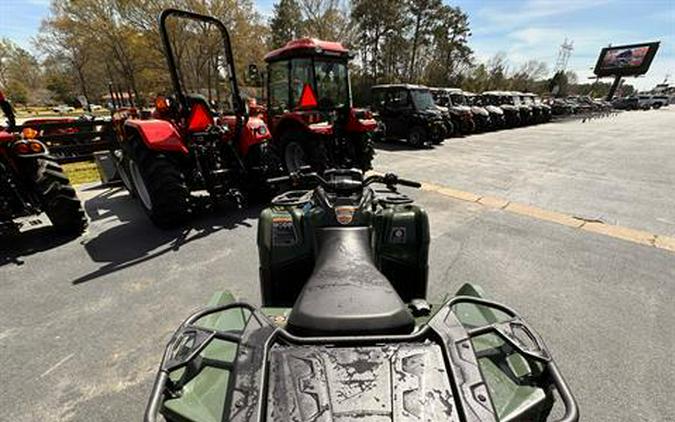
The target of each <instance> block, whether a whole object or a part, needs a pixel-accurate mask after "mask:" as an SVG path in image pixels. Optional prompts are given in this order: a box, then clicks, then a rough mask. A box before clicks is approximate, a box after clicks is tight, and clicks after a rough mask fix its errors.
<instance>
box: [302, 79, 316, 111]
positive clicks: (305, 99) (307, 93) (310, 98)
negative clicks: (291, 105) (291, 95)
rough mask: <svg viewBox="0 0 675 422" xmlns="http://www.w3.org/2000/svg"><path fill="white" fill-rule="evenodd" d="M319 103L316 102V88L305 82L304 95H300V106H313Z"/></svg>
mask: <svg viewBox="0 0 675 422" xmlns="http://www.w3.org/2000/svg"><path fill="white" fill-rule="evenodd" d="M317 105H319V104H318V103H317V102H316V95H314V90H313V89H312V87H311V86H310V85H309V84H305V86H303V87H302V95H301V96H300V103H299V104H298V106H299V107H300V108H311V107H316V106H317Z"/></svg>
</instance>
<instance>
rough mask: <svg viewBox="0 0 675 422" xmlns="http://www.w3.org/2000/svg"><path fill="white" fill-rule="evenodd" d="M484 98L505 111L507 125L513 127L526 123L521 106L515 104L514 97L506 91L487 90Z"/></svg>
mask: <svg viewBox="0 0 675 422" xmlns="http://www.w3.org/2000/svg"><path fill="white" fill-rule="evenodd" d="M482 95H483V99H484V100H485V102H486V103H487V104H490V105H493V106H496V107H499V108H500V109H502V111H503V112H504V121H505V124H506V126H507V127H510V128H513V127H518V126H522V125H523V124H524V122H523V119H522V115H521V111H520V108H519V107H518V106H516V105H515V104H514V101H513V98H512V97H511V96H509V93H507V92H504V91H485V92H483V94H482Z"/></svg>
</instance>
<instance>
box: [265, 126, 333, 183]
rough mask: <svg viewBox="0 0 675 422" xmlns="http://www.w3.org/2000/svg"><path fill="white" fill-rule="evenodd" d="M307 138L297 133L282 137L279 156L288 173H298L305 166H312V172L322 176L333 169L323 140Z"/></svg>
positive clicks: (285, 134)
mask: <svg viewBox="0 0 675 422" xmlns="http://www.w3.org/2000/svg"><path fill="white" fill-rule="evenodd" d="M307 138H308V136H307V135H305V134H303V133H299V132H297V131H288V132H286V133H284V134H283V135H281V139H280V142H279V147H278V148H279V149H278V152H277V154H278V155H279V157H281V161H282V163H283V165H284V168H285V169H286V171H287V172H288V173H292V172H297V171H299V170H300V169H301V168H302V167H303V166H311V167H312V170H314V171H316V172H318V173H319V174H321V173H323V171H324V170H326V169H327V168H330V167H331V166H330V160H329V159H328V153H327V152H326V145H325V144H324V142H323V140H322V139H307Z"/></svg>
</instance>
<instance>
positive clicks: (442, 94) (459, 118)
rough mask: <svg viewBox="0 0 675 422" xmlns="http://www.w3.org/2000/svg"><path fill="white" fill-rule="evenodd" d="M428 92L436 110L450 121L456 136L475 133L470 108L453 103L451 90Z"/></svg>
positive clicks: (438, 89) (474, 124) (433, 89)
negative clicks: (439, 110)
mask: <svg viewBox="0 0 675 422" xmlns="http://www.w3.org/2000/svg"><path fill="white" fill-rule="evenodd" d="M430 91H431V95H432V97H433V99H434V102H435V103H436V105H437V106H438V108H440V109H441V110H443V112H445V113H446V115H447V117H449V118H450V120H451V121H452V124H453V126H454V128H455V133H456V134H458V135H468V134H471V133H473V132H475V131H476V122H475V121H474V119H473V113H472V112H471V107H468V106H467V105H465V104H459V103H456V102H455V101H453V99H452V95H451V94H452V92H453V91H452V89H451V88H431V89H430Z"/></svg>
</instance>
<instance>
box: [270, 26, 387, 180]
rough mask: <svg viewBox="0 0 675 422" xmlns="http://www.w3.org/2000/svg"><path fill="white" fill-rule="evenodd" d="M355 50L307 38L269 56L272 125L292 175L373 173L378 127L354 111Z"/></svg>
mask: <svg viewBox="0 0 675 422" xmlns="http://www.w3.org/2000/svg"><path fill="white" fill-rule="evenodd" d="M351 57H352V56H351V55H350V53H349V50H347V49H346V48H345V47H343V46H342V44H340V43H338V42H330V41H320V40H316V39H311V38H303V39H299V40H294V41H290V42H288V43H287V44H286V46H284V47H282V48H279V49H277V50H274V51H272V52H270V53H268V54H267V55H266V56H265V61H266V62H267V72H266V76H267V77H266V78H265V79H266V90H267V95H266V99H267V104H266V107H265V115H266V121H267V123H268V124H269V126H270V128H271V130H272V136H273V138H274V141H273V142H274V145H275V149H276V150H277V152H278V154H279V155H280V156H281V157H282V161H283V163H284V164H285V167H286V169H287V170H288V171H290V172H293V171H297V170H298V169H299V168H301V167H302V166H304V165H311V166H312V167H313V168H314V169H315V170H317V171H323V170H325V169H327V168H336V167H337V168H351V167H355V168H358V169H361V170H369V169H370V168H372V165H371V162H372V160H373V156H374V149H373V140H372V136H373V133H374V132H375V130H376V129H377V122H376V121H375V120H374V119H373V116H372V114H371V113H370V111H368V110H360V109H355V108H354V107H353V106H352V95H351V84H350V80H349V68H348V62H349V60H350V59H351Z"/></svg>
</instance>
